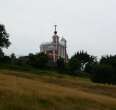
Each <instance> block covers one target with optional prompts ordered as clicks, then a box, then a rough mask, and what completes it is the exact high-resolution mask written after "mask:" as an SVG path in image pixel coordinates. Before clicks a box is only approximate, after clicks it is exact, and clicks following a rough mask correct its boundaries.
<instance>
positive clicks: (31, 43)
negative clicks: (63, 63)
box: [0, 0, 116, 56]
mask: <svg viewBox="0 0 116 110" xmlns="http://www.w3.org/2000/svg"><path fill="white" fill-rule="evenodd" d="M0 23H1V24H4V25H5V26H6V30H7V32H8V33H9V34H10V40H11V42H12V45H11V46H10V47H9V48H8V50H5V52H6V53H7V54H11V53H16V55H27V54H28V53H36V52H39V46H40V44H41V43H42V42H46V41H51V38H52V35H53V31H54V27H53V25H54V24H57V25H58V29H57V30H58V34H59V35H60V36H61V37H62V36H63V37H65V38H66V39H67V42H68V48H67V49H68V53H69V56H71V55H72V54H74V53H75V52H77V51H79V50H85V51H88V53H90V54H92V55H96V56H101V55H105V54H116V0H0Z"/></svg>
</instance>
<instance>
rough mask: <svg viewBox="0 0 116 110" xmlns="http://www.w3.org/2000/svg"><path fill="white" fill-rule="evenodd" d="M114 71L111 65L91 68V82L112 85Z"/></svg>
mask: <svg viewBox="0 0 116 110" xmlns="http://www.w3.org/2000/svg"><path fill="white" fill-rule="evenodd" d="M114 75H115V74H114V69H113V67H112V66H111V65H106V64H97V65H94V67H93V73H92V74H91V80H92V81H94V82H98V83H109V84H111V83H114Z"/></svg>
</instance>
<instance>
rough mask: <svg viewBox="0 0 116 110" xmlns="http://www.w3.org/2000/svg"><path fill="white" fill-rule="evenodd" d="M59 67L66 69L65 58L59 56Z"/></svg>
mask: <svg viewBox="0 0 116 110" xmlns="http://www.w3.org/2000/svg"><path fill="white" fill-rule="evenodd" d="M57 68H58V69H59V70H64V68H65V61H64V59H63V58H59V59H58V60H57Z"/></svg>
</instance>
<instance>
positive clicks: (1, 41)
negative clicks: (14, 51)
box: [0, 24, 10, 48]
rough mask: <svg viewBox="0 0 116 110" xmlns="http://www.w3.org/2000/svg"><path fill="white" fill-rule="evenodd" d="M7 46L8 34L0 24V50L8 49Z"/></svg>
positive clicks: (8, 42)
mask: <svg viewBox="0 0 116 110" xmlns="http://www.w3.org/2000/svg"><path fill="white" fill-rule="evenodd" d="M9 45H10V41H9V34H8V33H7V32H6V30H5V26H4V25H1V24H0V48H3V47H4V48H8V47H9Z"/></svg>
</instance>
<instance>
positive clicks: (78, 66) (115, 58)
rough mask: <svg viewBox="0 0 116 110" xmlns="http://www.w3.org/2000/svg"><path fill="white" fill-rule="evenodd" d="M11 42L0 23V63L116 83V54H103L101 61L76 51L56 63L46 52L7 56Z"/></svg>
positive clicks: (99, 81) (83, 52)
mask: <svg viewBox="0 0 116 110" xmlns="http://www.w3.org/2000/svg"><path fill="white" fill-rule="evenodd" d="M10 44H11V42H10V40H9V34H8V33H7V32H6V30H5V26H4V25H1V24H0V64H8V65H18V66H23V67H25V66H27V65H29V66H31V67H33V68H37V69H48V68H51V69H55V70H57V71H58V72H59V73H62V74H63V73H65V74H69V75H75V76H82V75H83V76H85V77H86V76H87V77H89V78H90V79H91V80H92V81H93V82H98V83H108V84H116V55H106V56H102V57H101V59H100V60H99V61H97V57H95V56H92V55H90V54H88V53H87V52H85V51H78V52H76V53H75V54H74V55H73V56H71V58H69V60H68V62H67V63H65V61H64V59H63V58H59V59H58V60H57V62H56V63H54V62H53V61H51V60H50V59H49V57H48V56H47V55H46V54H44V53H35V54H33V53H29V54H28V55H27V56H20V57H18V58H17V57H16V55H15V54H14V53H12V54H11V55H10V56H7V55H5V54H4V52H3V48H8V47H9V46H10Z"/></svg>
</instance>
